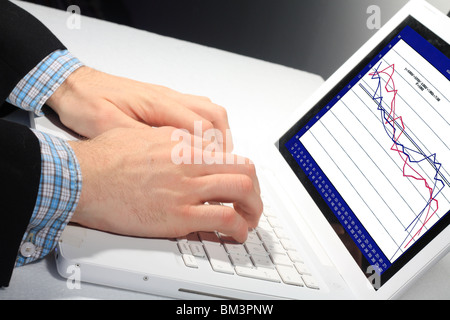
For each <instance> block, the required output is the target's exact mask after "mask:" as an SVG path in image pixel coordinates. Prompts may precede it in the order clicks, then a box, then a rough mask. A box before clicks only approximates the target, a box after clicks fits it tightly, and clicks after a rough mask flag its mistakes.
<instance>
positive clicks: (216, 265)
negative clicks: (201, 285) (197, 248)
mask: <svg viewBox="0 0 450 320" xmlns="http://www.w3.org/2000/svg"><path fill="white" fill-rule="evenodd" d="M203 246H204V248H205V251H206V254H207V255H208V258H209V263H210V264H211V267H212V268H213V270H214V271H217V272H222V273H228V274H234V268H233V266H232V265H231V263H230V260H229V259H228V254H227V252H226V251H225V248H224V247H223V246H222V245H217V244H215V243H214V244H211V243H209V242H204V243H203Z"/></svg>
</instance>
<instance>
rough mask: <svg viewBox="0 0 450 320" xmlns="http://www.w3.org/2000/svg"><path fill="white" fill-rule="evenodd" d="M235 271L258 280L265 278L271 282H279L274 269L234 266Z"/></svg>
mask: <svg viewBox="0 0 450 320" xmlns="http://www.w3.org/2000/svg"><path fill="white" fill-rule="evenodd" d="M235 270H236V273H237V274H238V275H240V276H242V277H247V278H254V279H260V280H267V281H272V282H281V281H280V276H279V275H278V272H276V271H275V270H274V269H267V268H246V267H240V266H237V267H235Z"/></svg>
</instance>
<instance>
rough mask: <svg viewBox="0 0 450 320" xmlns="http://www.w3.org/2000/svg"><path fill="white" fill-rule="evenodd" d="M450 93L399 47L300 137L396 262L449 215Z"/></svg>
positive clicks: (433, 73) (409, 51)
mask: <svg viewBox="0 0 450 320" xmlns="http://www.w3.org/2000/svg"><path fill="white" fill-rule="evenodd" d="M449 89H450V86H449V81H448V80H447V79H446V78H445V77H443V76H442V75H441V74H439V73H438V71H437V70H436V69H433V67H432V66H431V65H430V64H429V63H428V62H427V61H426V60H424V59H423V58H422V57H421V56H420V55H419V54H418V53H417V52H415V51H414V50H413V49H412V48H411V47H410V46H408V45H407V44H406V43H405V42H403V41H400V42H399V43H397V44H396V45H395V46H393V47H392V48H391V49H390V50H389V52H388V53H387V54H385V55H384V56H383V57H380V59H379V61H378V62H377V63H376V64H375V65H370V71H369V72H367V73H366V74H362V75H360V77H359V81H358V82H357V83H356V84H355V85H354V86H353V87H352V88H351V89H350V90H348V92H347V93H346V94H345V95H343V96H342V97H338V98H339V100H338V102H337V103H336V104H335V105H333V107H332V108H330V109H329V111H327V113H326V114H325V115H324V116H322V117H321V118H320V120H318V121H317V123H316V124H315V125H314V126H312V127H311V129H309V130H308V131H307V132H306V133H305V134H304V135H303V136H302V137H300V142H301V143H302V144H303V145H304V146H305V148H306V149H307V150H308V151H309V152H310V154H311V155H312V157H313V158H314V160H315V161H316V162H317V164H318V165H319V167H320V168H321V169H322V171H323V172H324V173H325V174H326V175H327V177H328V178H329V179H330V181H332V182H333V184H334V186H335V187H336V189H337V190H338V192H339V193H340V195H341V196H342V198H343V199H345V201H346V202H347V203H348V205H349V206H350V208H352V210H353V211H354V213H355V215H356V217H357V218H358V219H359V220H360V222H361V223H362V225H363V226H364V227H365V228H366V229H367V231H368V232H369V234H370V235H371V237H372V238H373V239H374V240H375V241H376V243H377V245H378V246H379V247H380V248H381V250H382V251H383V252H384V254H385V256H386V257H387V258H388V259H389V260H390V261H391V262H392V261H394V260H396V259H397V258H398V257H399V256H401V255H402V253H403V252H405V251H406V250H408V249H409V248H410V247H411V246H412V245H413V244H414V243H415V242H416V241H418V240H419V239H420V238H421V237H422V236H423V235H424V234H425V233H426V232H427V230H429V229H430V228H432V226H433V225H434V224H435V223H436V222H437V221H439V219H440V218H441V217H443V216H444V215H445V214H446V213H447V212H448V211H449V209H450V192H449V191H450V174H449V172H448V171H447V169H446V168H450V163H448V162H449V161H450V147H449V142H447V141H446V139H447V138H446V136H448V132H449V130H450V123H449V121H450V120H449V119H450V101H449V97H448V96H447V95H448V92H450V91H449Z"/></svg>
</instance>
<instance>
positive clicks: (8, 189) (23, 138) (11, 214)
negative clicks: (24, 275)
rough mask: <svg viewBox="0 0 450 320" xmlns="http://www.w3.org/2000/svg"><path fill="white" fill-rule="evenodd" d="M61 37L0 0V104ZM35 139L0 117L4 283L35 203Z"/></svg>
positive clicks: (0, 280)
mask: <svg viewBox="0 0 450 320" xmlns="http://www.w3.org/2000/svg"><path fill="white" fill-rule="evenodd" d="M58 49H65V47H64V46H63V45H62V43H61V42H60V41H59V40H58V39H57V38H56V37H55V36H54V35H53V34H52V33H51V32H50V31H49V30H48V29H47V28H46V27H45V26H44V25H43V24H42V23H40V22H39V21H38V20H37V19H35V18H34V17H33V16H31V15H30V14H28V13H27V12H26V11H24V10H22V9H21V8H19V7H18V6H16V5H14V4H12V3H11V2H9V1H7V0H0V105H1V104H2V103H3V102H4V101H5V99H6V98H7V96H8V95H9V94H10V92H11V91H12V89H13V88H14V87H15V86H16V85H17V83H18V82H19V81H20V80H21V79H22V78H23V77H24V76H25V75H26V74H27V73H28V72H29V71H30V70H31V69H33V68H34V67H35V66H36V65H37V64H38V63H39V62H40V61H41V60H42V59H44V58H45V57H46V56H47V55H49V54H50V53H52V52H53V51H55V50H58ZM40 173H41V156H40V145H39V141H38V139H37V138H36V136H35V135H34V134H33V132H31V130H29V129H28V128H27V127H25V126H21V125H17V124H13V123H10V122H7V121H3V120H0V287H4V286H8V285H9V281H10V278H11V274H12V271H13V269H14V265H15V260H16V257H17V254H18V252H19V246H20V243H21V239H22V237H23V235H24V233H25V231H26V228H27V225H28V223H29V221H30V218H31V215H32V213H33V209H34V206H35V203H36V197H37V193H38V189H39V182H40Z"/></svg>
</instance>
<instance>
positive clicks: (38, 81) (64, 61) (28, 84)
mask: <svg viewBox="0 0 450 320" xmlns="http://www.w3.org/2000/svg"><path fill="white" fill-rule="evenodd" d="M81 66H83V64H82V63H81V62H80V61H79V60H78V59H77V58H75V57H74V56H72V54H71V53H70V52H69V51H68V50H57V51H54V52H53V53H51V54H50V55H48V56H47V57H46V58H44V60H42V61H41V62H40V63H39V64H38V65H37V66H36V67H34V68H33V69H32V70H31V71H30V72H29V73H28V74H27V75H26V76H25V77H24V78H23V79H22V80H21V81H19V83H18V84H17V85H16V87H15V88H14V89H13V91H12V92H11V93H10V95H9V96H8V98H7V99H6V101H7V102H9V103H11V104H13V105H15V106H17V107H19V108H21V109H23V110H26V111H33V112H34V113H35V114H36V115H38V116H42V115H43V113H42V111H41V108H42V106H43V105H44V104H45V103H46V101H47V100H48V98H50V96H51V95H52V94H53V93H54V92H55V91H56V89H58V88H59V86H60V85H61V84H62V83H63V82H64V81H65V80H66V79H67V78H68V77H69V76H70V75H71V74H72V72H74V71H75V70H76V69H78V68H79V67H81Z"/></svg>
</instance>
